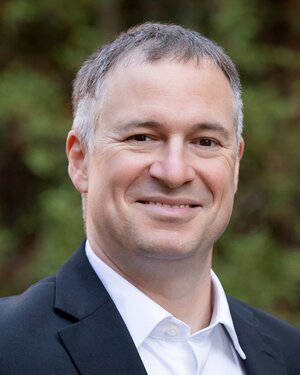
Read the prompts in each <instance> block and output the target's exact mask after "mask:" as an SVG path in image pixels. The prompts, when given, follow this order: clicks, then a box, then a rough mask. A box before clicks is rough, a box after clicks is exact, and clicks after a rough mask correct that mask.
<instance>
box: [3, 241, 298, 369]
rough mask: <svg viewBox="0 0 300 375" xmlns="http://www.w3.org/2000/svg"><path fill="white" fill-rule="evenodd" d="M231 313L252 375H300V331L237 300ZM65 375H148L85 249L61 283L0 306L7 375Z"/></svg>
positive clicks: (51, 281) (52, 281) (59, 277)
mask: <svg viewBox="0 0 300 375" xmlns="http://www.w3.org/2000/svg"><path fill="white" fill-rule="evenodd" d="M229 305H230V309H231V313H232V317H233V321H234V324H235V327H236V330H237V334H238V337H239V340H240V343H241V346H242V348H243V350H244V351H245V353H246V356H247V359H246V361H245V369H246V371H247V374H248V375H299V374H300V333H299V330H298V329H296V328H294V327H292V326H290V325H288V324H287V323H284V322H282V321H280V320H278V319H276V318H274V317H272V316H270V315H267V314H265V313H262V312H260V311H258V310H256V309H253V308H251V307H249V306H247V305H245V304H243V303H241V302H238V301H236V300H234V299H231V298H229ZM60 374H61V375H75V374H77V375H78V374H82V375H121V374H122V375H125V374H126V375H146V370H145V368H144V366H143V363H142V361H141V359H140V357H139V354H138V352H137V350H136V348H135V345H134V343H133V341H132V339H131V336H130V335H129V332H128V330H127V328H126V326H125V324H124V322H123V320H122V318H121V316H120V315H119V313H118V310H117V309H116V307H115V305H114V303H113V302H112V300H111V298H110V296H109V294H108V293H107V291H106V290H105V288H104V286H103V285H102V284H101V282H99V279H98V277H97V275H96V274H95V272H94V271H93V269H92V267H91V266H90V264H89V262H88V260H87V258H86V256H85V253H84V244H83V245H81V247H80V248H79V249H78V251H77V252H76V253H75V254H74V255H73V256H72V258H71V259H70V260H69V261H68V262H67V263H66V264H65V265H64V266H63V267H62V269H61V270H60V271H59V272H58V273H57V274H56V275H55V276H53V277H50V278H47V279H45V280H42V281H40V282H38V283H37V284H35V285H33V286H31V287H30V288H29V289H28V290H27V291H26V292H25V293H23V294H22V295H20V296H16V297H7V298H3V299H1V300H0V375H60ZM157 375H163V374H157ZM187 375H188V374H187ZM212 375H217V374H212ZM222 375H230V374H222Z"/></svg>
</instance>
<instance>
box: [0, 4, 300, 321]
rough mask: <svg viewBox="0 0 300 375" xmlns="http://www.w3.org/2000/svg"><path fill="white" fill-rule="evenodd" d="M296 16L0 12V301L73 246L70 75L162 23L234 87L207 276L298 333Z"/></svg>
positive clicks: (114, 10) (191, 7) (16, 7)
mask: <svg viewBox="0 0 300 375" xmlns="http://www.w3.org/2000/svg"><path fill="white" fill-rule="evenodd" d="M299 14H300V3H299V1H296V0H277V1H276V2H275V1H271V0H265V1H258V0H254V1H251V2H250V1H248V0H223V1H216V0H215V1H214V0H212V1H211V0H210V1H208V0H204V1H191V0H186V1H182V0H179V1H175V0H174V1H173V0H165V1H154V0H101V1H92V0H78V1H76V2H74V1H71V0H51V1H50V0H48V1H40V0H10V1H8V0H1V3H0V295H7V294H12V293H20V292H21V291H22V290H24V288H26V287H27V286H28V285H29V284H30V283H32V282H34V281H35V280H37V279H39V278H41V277H43V276H45V275H49V274H50V273H52V272H54V271H55V270H56V269H57V268H58V267H59V265H60V264H62V263H63V262H64V260H65V259H66V258H67V257H68V256H69V255H70V254H71V253H72V252H73V251H74V249H75V248H76V247H77V245H78V244H79V242H80V241H81V240H82V239H83V238H84V233H83V229H82V220H81V207H80V206H81V203H80V197H79V195H78V194H77V193H76V192H75V189H74V188H73V187H72V185H71V182H70V181H69V179H68V175H67V160H66V157H65V153H64V147H65V137H66V134H67V132H68V130H69V129H70V127H71V124H72V115H71V86H72V80H73V78H74V75H75V73H76V71H77V69H78V68H79V66H80V65H81V64H82V62H83V61H84V60H85V59H86V57H87V56H88V55H90V54H91V53H92V52H93V51H94V50H95V49H96V48H97V47H98V46H99V45H101V44H102V43H104V42H107V41H109V40H110V39H111V38H112V37H114V36H115V35H116V34H117V33H119V32H120V31H122V30H124V29H126V28H128V27H130V26H131V25H134V24H137V23H141V22H144V21H161V22H173V23H180V24H182V25H185V26H187V27H190V28H193V29H196V30H198V31H200V32H201V33H203V34H204V35H206V36H208V37H209V38H212V39H213V40H215V41H216V42H217V43H218V44H220V45H222V46H223V47H224V48H225V50H226V51H227V52H228V54H229V55H230V56H231V57H232V58H233V60H234V61H235V62H236V64H237V67H238V69H239V71H240V74H241V80H242V84H243V87H244V95H243V98H244V106H245V132H244V137H245V140H246V153H245V156H244V158H243V160H242V164H241V175H240V188H239V192H238V194H237V198H236V205H235V212H234V216H233V219H232V223H231V225H230V227H229V228H228V230H227V232H226V234H225V235H224V236H223V238H222V239H221V240H220V241H219V243H218V244H217V245H216V248H215V261H214V269H215V270H216V271H217V273H218V275H219V276H220V278H221V280H222V282H223V283H224V286H225V288H226V290H227V292H229V294H232V295H234V296H236V297H238V298H241V299H243V300H245V301H247V302H250V303H252V304H254V305H256V306H258V307H260V308H263V309H265V310H268V311H272V312H273V313H275V314H277V315H279V316H281V317H283V318H286V319H288V320H290V321H291V322H293V323H295V324H297V325H300V215H299V213H300V190H299V183H300V173H299V172H300V157H299V153H300V148H299V141H300V22H299Z"/></svg>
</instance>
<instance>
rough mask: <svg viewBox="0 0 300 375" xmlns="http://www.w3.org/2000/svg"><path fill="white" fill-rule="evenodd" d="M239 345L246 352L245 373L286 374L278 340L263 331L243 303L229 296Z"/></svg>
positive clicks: (259, 374)
mask: <svg viewBox="0 0 300 375" xmlns="http://www.w3.org/2000/svg"><path fill="white" fill-rule="evenodd" d="M228 301H229V306H230V310H231V314H232V319H233V323H234V327H235V330H236V332H237V336H238V338H239V342H240V345H241V347H242V349H243V351H244V352H245V354H246V357H247V358H246V360H245V361H244V365H245V370H246V374H247V375H286V367H285V364H284V361H283V358H282V354H281V351H280V349H279V345H278V340H277V339H276V338H274V337H270V336H269V335H267V334H265V333H264V332H263V327H260V325H259V321H258V320H257V319H256V318H255V317H254V314H253V313H252V312H251V311H250V310H249V309H247V308H246V307H245V306H244V305H242V304H240V303H239V302H237V301H235V300H234V299H231V298H229V299H228Z"/></svg>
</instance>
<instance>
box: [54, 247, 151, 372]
mask: <svg viewBox="0 0 300 375" xmlns="http://www.w3.org/2000/svg"><path fill="white" fill-rule="evenodd" d="M55 309H56V310H57V311H58V312H59V313H60V314H63V315H64V316H65V317H66V316H67V317H68V318H69V320H70V323H72V324H69V325H68V326H67V327H66V328H64V329H62V330H61V331H59V332H58V334H59V337H60V339H61V340H62V342H63V345H64V347H65V349H66V350H67V352H68V353H69V355H70V357H71V358H72V360H73V362H74V364H75V366H76V368H77V369H78V371H79V372H80V374H82V375H96V374H97V375H100V374H101V375H111V374H114V375H125V374H132V375H143V374H145V375H146V370H145V368H144V366H143V363H142V361H141V359H140V357H139V354H138V352H137V350H136V347H135V345H134V342H133V341H132V338H131V336H130V334H129V332H128V330H127V327H126V326H125V323H124V322H123V320H122V318H121V316H120V314H119V312H118V310H117V308H116V307H115V305H114V303H113V301H112V300H111V298H110V296H109V295H108V293H107V291H106V290H105V288H104V286H103V285H102V284H101V282H100V281H99V279H98V277H97V275H96V274H95V272H94V271H93V269H92V268H91V266H90V264H89V262H88V260H87V258H86V256H85V253H84V245H82V246H81V248H80V249H79V251H78V252H77V253H75V254H74V256H73V257H72V258H71V259H70V260H69V262H68V263H66V265H65V266H64V267H63V268H62V269H61V271H60V272H59V273H58V274H57V282H56V299H55Z"/></svg>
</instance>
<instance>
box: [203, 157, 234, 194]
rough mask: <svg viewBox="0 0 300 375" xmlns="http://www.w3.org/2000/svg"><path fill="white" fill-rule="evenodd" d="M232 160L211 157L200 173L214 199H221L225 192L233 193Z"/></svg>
mask: <svg viewBox="0 0 300 375" xmlns="http://www.w3.org/2000/svg"><path fill="white" fill-rule="evenodd" d="M234 171H235V168H234V162H232V161H231V163H229V162H228V161H227V159H225V158H224V159H223V158H220V159H211V160H209V161H208V162H207V163H206V166H205V168H203V171H202V173H201V172H200V175H202V176H203V179H204V181H205V184H206V186H207V187H208V189H209V190H210V192H211V194H212V195H213V198H214V200H218V199H222V198H223V197H224V196H225V195H226V194H229V195H230V196H231V195H233V193H234V189H235V173H234Z"/></svg>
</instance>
